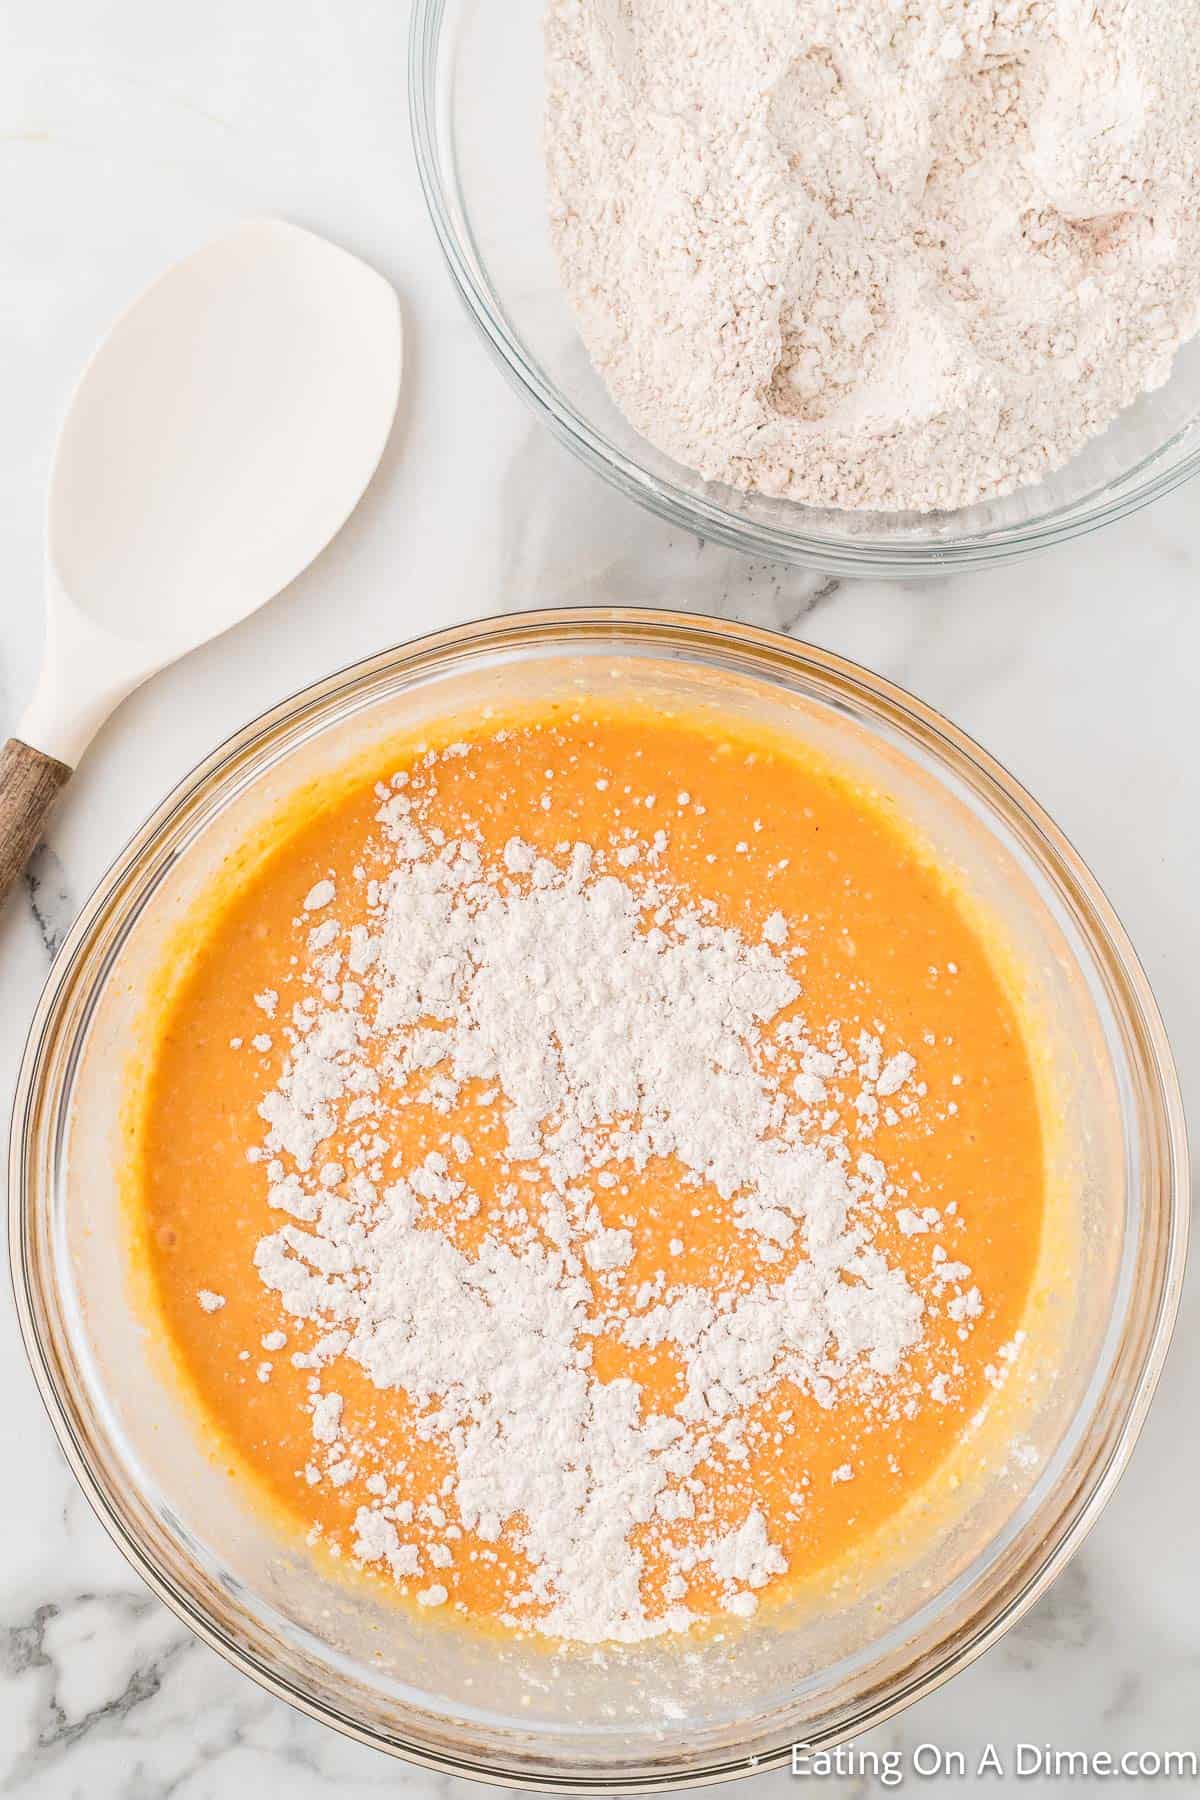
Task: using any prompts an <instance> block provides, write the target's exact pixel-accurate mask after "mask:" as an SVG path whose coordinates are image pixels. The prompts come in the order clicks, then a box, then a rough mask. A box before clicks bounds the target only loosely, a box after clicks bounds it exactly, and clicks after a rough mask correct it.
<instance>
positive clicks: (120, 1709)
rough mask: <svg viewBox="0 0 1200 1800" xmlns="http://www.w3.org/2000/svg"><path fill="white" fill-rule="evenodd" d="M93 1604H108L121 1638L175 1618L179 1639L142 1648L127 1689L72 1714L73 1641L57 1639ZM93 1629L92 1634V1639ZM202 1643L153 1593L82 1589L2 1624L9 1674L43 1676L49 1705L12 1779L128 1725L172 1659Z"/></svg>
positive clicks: (104, 1620)
mask: <svg viewBox="0 0 1200 1800" xmlns="http://www.w3.org/2000/svg"><path fill="white" fill-rule="evenodd" d="M93 1608H95V1609H100V1613H101V1619H100V1623H101V1624H108V1625H110V1626H111V1625H113V1624H115V1625H116V1628H117V1632H118V1639H117V1641H118V1642H120V1641H121V1640H122V1639H124V1638H127V1637H129V1636H135V1635H136V1633H137V1632H138V1630H139V1628H143V1627H146V1626H149V1628H150V1631H151V1633H152V1634H155V1635H157V1634H158V1633H159V1632H160V1631H161V1628H162V1626H163V1625H164V1624H167V1625H168V1629H169V1630H170V1632H171V1639H170V1641H169V1642H167V1643H166V1644H165V1645H164V1646H162V1647H160V1648H159V1649H158V1650H157V1652H156V1653H155V1654H153V1655H149V1654H147V1655H145V1656H141V1655H139V1654H138V1653H137V1651H136V1649H135V1652H134V1659H133V1662H132V1666H131V1667H130V1668H129V1669H128V1673H127V1674H126V1676H125V1679H124V1681H123V1682H122V1684H121V1686H120V1688H119V1690H118V1691H117V1692H116V1693H114V1694H112V1695H111V1696H110V1697H109V1698H107V1699H103V1700H100V1701H99V1702H98V1703H96V1704H94V1705H90V1706H85V1707H84V1708H83V1709H82V1710H80V1711H79V1712H78V1714H77V1716H74V1717H72V1712H71V1709H70V1707H69V1706H68V1704H67V1703H66V1699H65V1696H64V1685H65V1682H66V1678H67V1669H66V1664H65V1660H64V1651H65V1650H66V1649H69V1648H70V1647H71V1646H70V1645H69V1644H68V1645H64V1646H58V1645H55V1644H53V1643H52V1642H51V1641H50V1639H51V1634H52V1633H54V1632H55V1631H56V1629H57V1628H59V1627H64V1626H65V1627H66V1628H67V1630H68V1631H69V1630H70V1628H71V1626H72V1625H73V1624H77V1622H78V1619H79V1615H80V1613H81V1612H84V1613H86V1611H87V1609H93ZM105 1615H107V1617H105ZM90 1635H91V1634H86V1633H85V1638H86V1637H90ZM197 1647H198V1646H197V1641H196V1639H195V1638H194V1637H193V1636H192V1634H191V1633H190V1632H189V1631H187V1630H186V1629H185V1627H183V1626H182V1625H178V1624H175V1622H174V1621H173V1620H170V1615H168V1614H167V1613H166V1611H165V1609H164V1608H163V1607H162V1605H161V1604H160V1602H159V1601H157V1600H156V1599H154V1597H153V1596H152V1595H149V1594H146V1595H134V1594H127V1593H114V1594H80V1595H78V1596H75V1597H73V1598H72V1599H71V1600H70V1601H65V1602H59V1601H47V1602H45V1603H44V1604H43V1605H41V1606H39V1607H37V1609H36V1610H35V1611H34V1613H33V1615H32V1617H31V1618H30V1619H28V1620H26V1621H24V1622H23V1623H20V1624H17V1625H10V1626H7V1627H5V1628H3V1630H0V1670H2V1671H3V1673H4V1674H5V1675H6V1676H8V1677H19V1676H21V1675H26V1674H29V1673H30V1672H33V1671H36V1672H37V1673H38V1674H39V1675H40V1676H41V1680H40V1683H39V1686H40V1688H41V1704H40V1707H39V1709H38V1716H37V1718H36V1719H35V1721H34V1727H35V1729H34V1732H33V1734H32V1741H30V1742H28V1743H27V1744H26V1747H25V1749H24V1750H23V1752H22V1753H21V1754H20V1755H19V1756H18V1757H17V1759H16V1760H15V1761H14V1763H13V1764H12V1765H11V1767H10V1769H9V1771H8V1775H7V1779H6V1782H5V1786H6V1787H9V1788H12V1787H15V1786H17V1785H18V1784H19V1783H20V1782H21V1781H22V1780H23V1779H24V1777H25V1776H26V1775H27V1774H29V1773H31V1772H32V1771H33V1770H34V1769H36V1770H37V1772H38V1773H39V1774H42V1773H44V1771H45V1768H46V1766H47V1760H48V1756H47V1753H54V1754H56V1755H59V1756H61V1755H65V1754H66V1752H67V1751H69V1750H71V1749H72V1748H73V1747H74V1746H75V1745H76V1744H78V1743H79V1741H80V1740H81V1739H83V1738H85V1737H87V1736H88V1735H89V1734H90V1733H91V1732H93V1731H95V1730H96V1729H97V1728H98V1727H103V1726H112V1725H121V1724H123V1723H124V1722H125V1721H126V1720H127V1719H128V1718H129V1715H130V1714H131V1713H133V1712H134V1711H135V1710H136V1709H137V1708H138V1707H139V1706H142V1705H143V1704H144V1703H145V1702H146V1701H147V1700H150V1699H152V1698H153V1697H154V1695H155V1694H157V1693H158V1692H159V1690H160V1688H161V1687H162V1684H163V1680H164V1678H165V1675H166V1672H167V1670H168V1669H169V1667H170V1665H171V1664H172V1663H173V1662H174V1661H175V1660H176V1659H177V1658H179V1657H181V1656H186V1655H188V1654H190V1653H192V1652H194V1651H195V1650H196V1649H197Z"/></svg>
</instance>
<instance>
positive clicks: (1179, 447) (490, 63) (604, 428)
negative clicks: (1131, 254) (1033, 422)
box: [409, 0, 1200, 577]
mask: <svg viewBox="0 0 1200 1800" xmlns="http://www.w3.org/2000/svg"><path fill="white" fill-rule="evenodd" d="M542 12H543V0H505V3H504V4H503V5H499V6H498V5H496V4H495V3H494V0H415V3H414V5H413V11H412V31H411V38H410V60H409V102H410V110H411V115H412V129H413V141H414V145H415V148H416V155H417V164H418V167H419V169H420V174H421V181H422V185H423V186H424V189H425V196H426V199H427V201H428V203H429V210H430V213H431V215H432V218H433V223H434V227H435V229H436V231H437V234H438V237H439V239H440V241H441V246H442V249H443V251H444V253H445V257H446V261H447V263H448V265H449V268H450V273H451V274H452V276H453V277H454V281H455V284H456V285H457V287H458V290H459V292H460V294H461V295H462V297H463V300H464V301H465V302H466V305H467V309H468V311H469V312H470V314H471V316H472V318H473V319H474V320H475V323H476V324H477V325H478V326H479V329H480V330H481V332H482V333H483V336H484V339H485V341H486V342H487V344H488V345H489V346H490V348H491V350H492V352H493V353H494V355H495V357H496V359H497V361H498V362H499V364H500V367H501V368H502V369H503V370H504V371H505V373H506V374H507V375H508V376H509V377H510V379H511V380H512V381H513V382H514V383H515V384H516V386H517V387H518V388H519V389H520V391H521V392H522V393H523V394H524V395H525V396H526V398H527V399H528V400H530V401H531V402H532V404H533V407H534V409H535V411H536V412H537V413H538V415H539V416H540V417H541V418H542V419H544V420H545V422H546V423H547V424H548V425H549V426H550V428H551V430H553V431H554V432H555V433H556V434H557V436H558V437H560V438H561V439H562V441H563V442H564V443H565V444H567V445H568V446H569V447H570V448H571V449H572V450H573V451H574V452H575V454H576V455H577V456H578V457H580V458H581V459H582V460H583V461H584V462H585V463H586V464H587V465H588V467H589V468H592V469H595V470H596V471H597V472H598V473H599V474H601V475H603V476H604V477H605V478H606V479H607V480H608V481H611V482H612V484H613V485H614V487H617V488H620V490H621V491H622V493H625V494H628V495H629V496H630V497H631V498H632V499H634V500H637V501H639V502H640V503H641V504H642V505H643V506H646V507H649V509H650V510H651V511H652V512H655V513H658V514H659V515H660V516H661V517H662V518H664V519H667V520H669V521H670V522H671V523H672V524H674V525H678V526H680V527H682V528H683V529H684V530H686V531H690V532H695V533H696V534H697V535H698V536H700V537H705V538H713V539H715V540H717V541H718V542H719V543H723V544H731V545H733V546H734V547H735V548H736V549H739V550H745V551H748V552H750V553H751V554H753V555H755V556H763V557H770V558H774V559H776V560H777V561H780V562H790V563H802V564H806V565H808V566H810V567H813V568H817V569H823V570H826V571H828V572H829V573H830V574H833V575H855V574H857V575H877V576H892V577H901V576H906V575H908V576H914V575H921V574H927V573H929V572H930V571H935V570H952V569H958V568H966V567H971V568H979V567H987V566H989V565H991V564H994V563H999V562H1003V561H1005V560H1007V559H1008V558H1009V557H1013V556H1022V555H1025V554H1027V553H1028V552H1029V551H1032V550H1035V549H1038V548H1040V547H1041V546H1043V545H1048V544H1055V543H1060V542H1062V541H1063V540H1064V539H1066V538H1071V537H1075V536H1077V535H1078V534H1079V533H1081V532H1085V531H1090V530H1091V529H1092V528H1093V527H1095V526H1097V525H1103V524H1105V523H1107V522H1108V521H1109V520H1111V519H1119V518H1121V517H1123V516H1124V514H1126V513H1128V512H1132V511H1134V510H1135V509H1136V508H1137V507H1139V506H1143V505H1145V503H1146V502H1147V501H1149V500H1153V499H1155V498H1156V497H1157V496H1158V495H1159V494H1165V493H1167V492H1168V491H1169V490H1170V489H1171V488H1173V487H1175V486H1176V485H1177V484H1178V483H1179V482H1181V481H1183V480H1185V479H1186V478H1187V477H1188V476H1190V475H1193V474H1194V473H1195V472H1196V469H1197V468H1198V467H1200V431H1198V430H1197V423H1198V421H1200V341H1195V340H1194V341H1193V342H1192V343H1191V344H1189V345H1187V346H1185V347H1184V349H1183V350H1182V351H1181V352H1180V354H1179V355H1178V357H1177V358H1176V361H1175V369H1174V373H1173V374H1172V376H1171V379H1170V381H1169V382H1168V383H1167V385H1166V386H1165V387H1163V388H1160V389H1159V390H1158V391H1157V392H1155V393H1153V394H1147V395H1145V396H1144V397H1143V398H1142V399H1141V400H1140V401H1139V402H1138V403H1137V404H1136V405H1135V406H1133V407H1131V408H1129V409H1128V411H1126V412H1124V413H1122V414H1121V416H1120V417H1119V418H1118V419H1117V420H1116V421H1115V422H1114V423H1113V424H1112V425H1111V426H1110V427H1109V429H1108V430H1107V431H1106V432H1105V433H1104V434H1103V435H1102V436H1101V437H1098V438H1096V439H1094V440H1093V441H1092V442H1091V443H1090V444H1088V445H1087V446H1086V447H1085V448H1084V449H1083V450H1082V451H1081V452H1080V453H1079V455H1077V456H1076V457H1074V458H1073V460H1072V461H1071V462H1070V463H1068V464H1067V465H1066V467H1065V468H1062V469H1059V470H1057V471H1056V472H1055V473H1054V474H1052V475H1050V476H1048V477H1047V478H1046V480H1044V481H1042V482H1041V483H1039V484H1038V485H1037V486H1035V487H1029V488H1023V489H1021V490H1020V491H1019V492H1017V493H1015V494H1011V495H1009V496H1007V497H1006V498H1004V499H1000V500H989V501H985V502H981V503H980V504H978V505H976V506H971V507H966V508H963V509H961V510H959V511H956V512H947V513H936V514H916V513H872V512H841V511H836V510H833V509H829V508H817V507H809V506H802V505H800V504H799V503H798V502H796V501H790V500H776V499H769V498H767V497H766V496H764V495H757V494H746V493H741V492H739V491H738V490H737V489H736V488H731V487H727V486H725V485H724V484H723V483H719V482H711V481H704V480H702V479H701V478H700V476H698V475H696V474H694V473H693V472H692V471H691V470H690V469H686V468H684V467H683V466H682V464H680V463H677V462H675V461H674V460H673V459H672V458H671V457H669V456H666V455H664V454H663V453H662V452H661V451H659V450H656V449H655V448H654V446H653V445H652V444H650V443H649V442H647V440H646V439H645V438H643V437H642V436H641V434H640V433H639V432H637V431H636V430H635V429H634V428H633V426H631V425H630V424H629V423H628V422H627V421H626V420H625V419H624V418H623V417H622V415H621V413H620V412H619V411H618V410H617V408H616V407H615V406H614V405H613V403H612V401H611V400H610V399H609V396H608V392H607V390H606V388H605V386H604V383H603V381H602V380H601V379H600V377H599V376H598V375H597V374H596V372H595V370H594V369H593V368H592V366H591V363H590V361H589V360H588V356H587V352H586V351H585V350H584V348H583V345H582V343H581V341H580V338H579V334H578V332H577V330H576V327H575V321H574V316H573V314H572V312H571V309H570V307H569V306H568V304H567V300H566V297H565V295H564V294H563V291H562V288H561V286H560V284H559V279H558V271H557V267H556V264H555V260H554V254H553V251H552V249H551V245H550V233H549V229H548V226H547V219H546V198H545V181H544V178H543V172H542V45H541V21H542Z"/></svg>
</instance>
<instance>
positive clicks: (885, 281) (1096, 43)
mask: <svg viewBox="0 0 1200 1800" xmlns="http://www.w3.org/2000/svg"><path fill="white" fill-rule="evenodd" d="M546 54H547V133H546V143H547V166H548V176H549V192H550V205H551V221H552V230H553V235H554V239H555V243H556V247H557V252H558V256H559V262H560V267H561V271H562V276H563V280H564V283H565V286H566V289H567V292H568V294H569V297H570V300H571V303H572V305H573V307H574V310H575V313H576V315H577V318H578V321H579V325H580V330H581V332H582V335H583V338H584V342H585V344H586V346H587V348H588V351H589V352H590V354H591V356H592V358H593V360H594V362H595V364H596V366H597V368H598V369H599V370H600V372H601V374H602V375H603V376H604V379H605V380H606V382H607V384H608V386H609V389H610V391H611V393H612V395H613V397H614V399H615V401H616V402H617V404H618V405H619V406H620V407H621V409H622V410H623V411H624V413H625V414H626V416H627V417H628V418H629V420H630V421H631V422H632V424H634V425H635V426H636V427H637V428H638V429H639V430H640V431H642V432H643V433H644V434H645V435H646V437H647V438H649V439H650V440H651V442H652V443H654V444H655V445H657V446H658V447H659V448H660V449H662V450H663V451H665V452H667V453H668V454H669V455H671V456H674V457H675V458H677V459H678V460H679V461H681V462H683V463H685V464H687V465H688V466H689V467H691V468H694V469H696V470H697V471H699V472H700V473H701V474H702V475H703V476H705V477H706V478H709V479H716V480H722V481H726V482H729V483H732V484H733V485H735V486H738V487H742V488H748V489H755V490H758V491H760V492H763V493H766V494H772V495H782V496H786V497H788V498H790V499H793V500H799V501H802V502H806V503H809V504H813V505H822V506H837V507H864V508H875V509H905V510H918V511H930V510H934V509H939V508H952V507H959V506H965V505H969V504H971V503H973V502H975V501H977V500H980V499H983V498H986V497H992V496H997V495H1002V494H1005V493H1009V492H1011V491H1012V490H1013V489H1014V488H1017V487H1019V486H1021V485H1022V484H1025V483H1030V482H1035V481H1037V480H1039V479H1040V478H1042V477H1043V476H1044V475H1045V474H1046V473H1047V472H1048V471H1050V470H1051V469H1053V468H1056V467H1058V466H1060V465H1061V464H1063V463H1064V462H1066V461H1067V460H1068V459H1069V458H1070V457H1071V456H1072V455H1073V454H1074V453H1075V452H1076V451H1077V450H1078V449H1079V448H1080V447H1081V446H1082V444H1083V443H1084V442H1085V441H1086V440H1087V439H1088V438H1090V437H1092V436H1093V435H1095V434H1096V433H1098V432H1100V431H1101V430H1103V429H1104V427H1105V426H1106V425H1107V424H1108V423H1109V422H1110V421H1111V420H1112V419H1113V418H1114V417H1115V415H1116V414H1117V413H1118V412H1119V411H1120V410H1121V409H1122V408H1123V407H1125V406H1127V405H1129V404H1130V403H1131V402H1132V401H1134V400H1135V399H1136V398H1137V397H1138V396H1139V395H1140V394H1142V393H1144V392H1146V391H1148V390H1149V389H1152V388H1154V387H1156V386H1159V385H1160V384H1161V383H1163V382H1164V381H1165V380H1166V378H1167V376H1168V374H1169V372H1170V368H1171V363H1172V358H1173V356H1174V353H1175V351H1176V349H1177V348H1178V347H1179V345H1180V344H1181V343H1182V342H1183V341H1185V340H1186V339H1187V338H1188V337H1190V336H1191V335H1192V334H1193V333H1194V332H1195V331H1196V330H1197V328H1198V326H1200V9H1198V8H1196V7H1195V6H1193V5H1185V6H1179V5H1178V4H1176V3H1175V0H550V3H549V6H548V10H547V22H546Z"/></svg>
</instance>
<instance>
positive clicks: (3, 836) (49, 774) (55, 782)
mask: <svg viewBox="0 0 1200 1800" xmlns="http://www.w3.org/2000/svg"><path fill="white" fill-rule="evenodd" d="M70 773H71V771H70V769H68V767H67V765H66V763H60V762H57V761H56V760H55V758H54V757H53V756H47V755H46V753H45V751H43V750H34V749H32V748H31V746H30V745H29V744H23V743H22V742H21V740H20V738H9V740H8V742H7V744H5V746H4V748H3V750H0V905H3V903H4V899H5V897H6V895H7V893H8V890H9V888H10V887H11V886H12V885H13V883H14V881H16V879H17V877H18V876H19V875H20V873H21V870H22V869H23V868H24V867H25V864H26V863H27V862H28V861H29V858H30V856H31V855H32V854H33V850H34V847H35V845H36V844H37V841H38V838H39V836H40V835H41V829H42V820H43V819H44V818H45V816H46V814H47V812H48V811H49V808H50V802H51V801H52V800H53V799H54V796H55V795H56V794H57V793H58V790H59V789H60V788H61V787H62V785H63V783H64V782H65V781H66V780H67V779H68V777H69V776H70Z"/></svg>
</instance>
